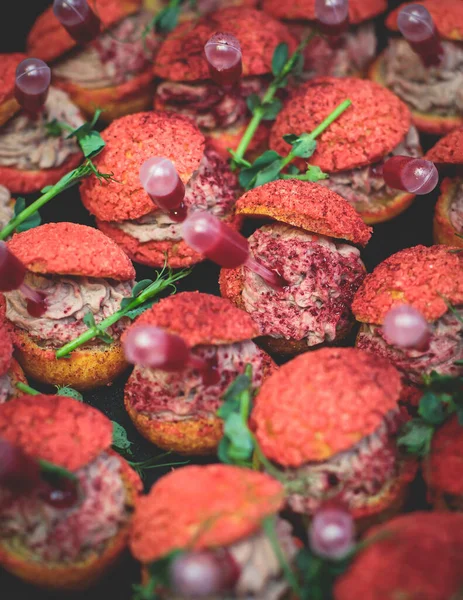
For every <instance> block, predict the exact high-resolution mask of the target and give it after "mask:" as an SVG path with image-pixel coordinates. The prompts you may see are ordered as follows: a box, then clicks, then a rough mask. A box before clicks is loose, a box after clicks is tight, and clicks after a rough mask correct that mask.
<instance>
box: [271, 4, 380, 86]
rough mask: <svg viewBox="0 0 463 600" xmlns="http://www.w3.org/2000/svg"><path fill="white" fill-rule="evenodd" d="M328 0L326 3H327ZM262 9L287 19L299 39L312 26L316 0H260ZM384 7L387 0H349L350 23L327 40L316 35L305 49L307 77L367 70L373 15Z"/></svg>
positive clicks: (371, 54)
mask: <svg viewBox="0 0 463 600" xmlns="http://www.w3.org/2000/svg"><path fill="white" fill-rule="evenodd" d="M327 4H329V3H327ZM262 7H263V10H264V11H266V12H268V13H269V14H270V15H272V16H273V17H275V18H276V19H281V20H283V21H284V23H286V25H287V26H288V28H289V30H290V31H291V32H292V33H294V34H295V35H296V36H297V37H298V38H299V39H301V40H302V39H304V38H305V37H306V36H307V35H309V34H310V33H311V32H312V31H313V29H314V27H316V21H315V0H289V1H288V2H283V3H282V2H281V1H279V0H263V5H262ZM386 10H387V2H386V0H350V1H349V27H348V29H347V31H345V32H343V33H341V34H340V35H338V36H336V39H335V41H333V42H330V40H329V38H327V37H325V36H321V35H319V36H317V37H315V38H314V39H312V41H311V42H310V43H309V44H308V45H307V47H306V49H305V51H304V72H303V75H302V77H303V78H305V79H308V78H310V77H316V76H320V75H332V76H333V77H348V76H352V75H359V76H360V75H362V74H364V73H366V71H367V69H368V67H369V66H370V64H371V62H372V61H373V59H374V58H375V55H376V44H377V40H376V32H375V24H374V22H373V19H374V18H375V17H377V16H378V15H380V14H381V13H383V12H385V11H386Z"/></svg>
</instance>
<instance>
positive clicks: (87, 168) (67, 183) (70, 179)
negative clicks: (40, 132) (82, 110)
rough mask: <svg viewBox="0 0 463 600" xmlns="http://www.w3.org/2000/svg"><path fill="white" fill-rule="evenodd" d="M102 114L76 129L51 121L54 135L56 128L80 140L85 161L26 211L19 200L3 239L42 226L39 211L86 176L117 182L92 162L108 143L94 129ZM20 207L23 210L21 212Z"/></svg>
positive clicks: (1, 236) (51, 187) (97, 114)
mask: <svg viewBox="0 0 463 600" xmlns="http://www.w3.org/2000/svg"><path fill="white" fill-rule="evenodd" d="M100 114H101V110H97V111H96V112H95V115H94V117H93V119H92V120H91V121H90V122H89V123H84V124H83V125H81V126H80V127H78V128H77V129H73V128H72V127H71V126H70V125H67V124H66V123H61V122H60V121H52V122H51V123H49V126H48V129H49V130H51V131H52V135H55V134H56V131H57V128H58V127H59V128H60V130H61V132H63V131H68V132H69V135H68V137H69V138H70V137H75V138H76V139H77V142H78V144H79V146H80V148H81V150H82V152H83V155H84V158H85V161H84V162H83V163H82V164H81V165H80V166H79V167H77V168H76V169H73V170H72V171H70V172H69V173H66V175H64V176H63V177H62V178H61V179H60V180H59V181H58V183H55V185H52V186H47V187H46V188H44V189H43V190H42V196H40V198H38V199H37V200H35V201H34V202H32V204H30V206H28V207H27V208H25V203H24V205H22V203H21V200H20V207H19V208H18V209H17V210H15V216H14V217H13V219H11V221H10V222H9V223H8V224H7V225H6V227H4V228H3V229H2V230H1V231H0V240H4V239H6V238H7V237H8V236H9V235H11V234H12V233H13V232H14V231H25V229H20V227H21V226H22V225H23V224H24V223H27V224H28V226H27V227H26V228H27V229H30V228H31V227H36V226H37V225H40V220H39V219H40V216H39V215H38V210H39V209H40V208H41V207H42V206H44V205H45V204H46V203H47V202H49V201H50V200H51V199H52V198H54V197H55V196H58V194H61V192H64V191H65V190H67V189H69V188H70V187H72V186H73V185H75V184H76V183H78V182H79V181H81V180H82V179H84V178H85V177H88V176H89V175H95V176H96V177H97V178H98V180H99V181H100V183H101V182H103V181H115V179H114V177H113V174H112V173H101V172H100V171H99V170H98V168H97V167H96V166H95V164H94V163H93V161H92V158H93V157H95V156H96V155H97V154H99V153H100V152H101V151H102V150H103V148H104V146H105V142H104V140H103V138H102V137H101V135H100V133H99V132H98V131H95V130H94V129H93V127H94V125H95V123H96V121H97V120H98V117H99V116H100ZM20 208H22V209H21V210H20ZM34 223H35V224H34Z"/></svg>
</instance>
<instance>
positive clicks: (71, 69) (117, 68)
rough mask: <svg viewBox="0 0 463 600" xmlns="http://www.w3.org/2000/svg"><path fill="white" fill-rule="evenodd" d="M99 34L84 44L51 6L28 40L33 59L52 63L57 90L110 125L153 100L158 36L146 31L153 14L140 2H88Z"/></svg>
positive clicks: (141, 108)
mask: <svg viewBox="0 0 463 600" xmlns="http://www.w3.org/2000/svg"><path fill="white" fill-rule="evenodd" d="M89 6H90V8H91V9H92V10H93V12H94V13H95V14H96V15H97V17H98V18H99V19H100V21H101V33H100V34H99V35H98V37H97V38H96V39H94V40H93V41H92V42H90V43H88V44H87V45H85V46H81V45H78V44H77V42H76V41H75V40H74V39H73V38H72V37H71V36H70V35H69V34H68V33H67V31H66V30H65V28H64V27H63V26H62V25H61V23H60V22H59V21H58V19H57V18H56V17H55V15H54V13H53V8H52V7H49V8H48V9H47V10H46V11H45V12H44V13H43V14H41V15H40V16H39V17H38V19H37V20H36V22H35V24H34V25H33V27H32V29H31V31H30V33H29V36H28V38H27V51H28V54H29V56H34V57H36V58H41V59H42V60H44V61H46V62H49V63H50V66H51V68H52V73H53V77H54V81H55V84H56V86H58V87H59V88H61V89H62V90H64V91H65V92H67V93H68V94H69V95H70V96H71V98H72V100H73V101H74V102H75V103H76V104H77V105H78V106H79V107H80V108H81V109H82V110H83V111H84V112H85V113H86V114H87V115H89V116H91V115H93V113H94V112H95V109H96V108H101V109H103V111H104V112H103V113H102V115H101V118H102V119H103V120H104V121H106V122H109V121H111V120H112V119H116V118H117V117H120V116H122V115H125V114H129V113H132V112H136V111H139V110H144V109H146V108H148V106H149V105H150V102H151V99H152V97H153V86H152V80H153V75H152V62H153V60H154V56H155V51H156V48H157V46H158V43H159V41H158V38H157V36H156V35H155V34H154V33H153V31H152V30H151V29H150V30H148V32H146V31H145V29H146V27H147V26H148V25H149V24H150V22H151V20H152V18H153V17H152V15H151V14H150V13H149V12H148V11H145V10H143V8H142V0H124V1H123V2H121V0H89Z"/></svg>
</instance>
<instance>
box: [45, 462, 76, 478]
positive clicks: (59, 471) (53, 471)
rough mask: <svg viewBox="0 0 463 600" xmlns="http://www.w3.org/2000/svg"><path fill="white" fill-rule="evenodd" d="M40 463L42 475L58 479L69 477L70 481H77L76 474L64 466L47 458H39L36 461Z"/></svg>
mask: <svg viewBox="0 0 463 600" xmlns="http://www.w3.org/2000/svg"><path fill="white" fill-rule="evenodd" d="M37 462H38V463H39V465H40V470H41V472H42V473H43V474H44V475H48V476H51V477H56V478H58V479H69V480H70V481H74V482H75V481H77V476H76V475H74V473H72V472H71V471H68V470H67V469H65V468H64V467H59V466H58V465H55V464H53V463H51V462H48V461H47V460H42V459H41V458H40V459H39V460H38V461H37Z"/></svg>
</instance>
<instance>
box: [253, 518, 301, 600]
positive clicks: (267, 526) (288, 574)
mask: <svg viewBox="0 0 463 600" xmlns="http://www.w3.org/2000/svg"><path fill="white" fill-rule="evenodd" d="M262 529H263V530H264V532H265V534H266V536H267V538H268V540H269V542H270V544H271V546H272V550H273V552H274V554H275V556H276V557H277V559H278V562H279V563H280V568H281V570H282V571H283V575H284V577H285V579H286V581H287V582H288V584H289V586H290V587H291V589H292V591H293V593H294V594H295V597H296V598H300V597H301V593H302V592H301V589H300V587H299V583H298V581H297V578H296V576H295V574H294V572H293V569H292V568H291V566H290V565H289V563H288V561H287V560H286V557H285V554H284V552H283V550H282V549H281V546H280V541H279V539H278V533H277V530H276V523H275V517H274V516H270V517H266V518H265V519H264V520H263V522H262Z"/></svg>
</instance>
